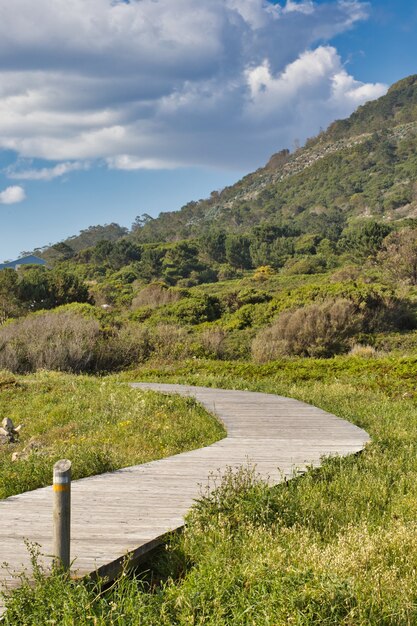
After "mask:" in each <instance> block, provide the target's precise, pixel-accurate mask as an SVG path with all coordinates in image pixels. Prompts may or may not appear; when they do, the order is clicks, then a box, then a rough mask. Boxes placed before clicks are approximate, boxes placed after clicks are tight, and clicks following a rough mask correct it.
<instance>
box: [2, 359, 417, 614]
mask: <svg viewBox="0 0 417 626" xmlns="http://www.w3.org/2000/svg"><path fill="white" fill-rule="evenodd" d="M416 370H417V359H415V358H412V357H408V358H402V359H401V358H395V357H384V358H369V359H365V358H359V357H336V358H334V359H327V360H324V359H323V360H313V359H297V360H295V359H286V360H282V361H280V362H276V363H270V364H267V365H263V366H260V365H254V364H249V363H248V364H243V363H219V362H216V363H214V362H212V363H210V362H208V361H192V362H186V363H183V364H182V365H179V364H177V365H171V366H167V367H165V368H160V369H159V370H156V369H151V368H147V369H146V368H143V369H140V370H137V371H136V372H135V373H134V374H133V373H129V374H124V375H123V376H120V375H119V376H118V379H123V378H126V379H128V378H130V379H132V378H131V377H132V376H133V378H136V379H139V378H140V379H142V380H144V379H147V378H148V379H153V380H169V381H175V382H185V381H186V382H189V383H197V382H198V384H202V385H204V384H206V385H212V386H214V385H218V386H222V387H235V388H245V389H254V390H262V391H269V392H274V393H279V394H284V395H289V396H293V397H296V398H299V399H301V400H304V401H307V402H311V403H313V404H315V405H317V406H320V407H323V408H324V409H327V410H329V411H332V412H334V413H336V414H337V415H339V416H341V417H344V418H346V419H349V420H351V421H352V422H354V423H356V424H358V425H359V426H361V427H363V428H365V429H366V430H367V431H368V432H369V433H370V435H371V437H372V443H371V444H370V445H369V446H368V447H367V449H366V450H365V451H364V452H363V453H362V454H361V455H359V456H356V457H350V458H347V459H344V460H338V459H334V460H328V461H326V462H325V464H324V466H323V467H322V468H321V469H320V470H314V471H311V472H309V473H308V474H307V475H305V476H303V477H301V478H296V479H295V480H293V481H290V482H288V483H285V484H283V485H281V486H278V487H276V488H274V489H272V490H270V489H268V488H267V487H266V486H265V485H264V484H262V483H260V482H259V481H258V480H257V479H256V468H255V470H254V472H250V471H248V472H246V473H245V472H241V473H239V474H237V475H233V474H232V473H231V474H230V476H229V477H228V479H227V480H226V481H225V482H224V483H223V484H221V485H219V487H218V490H217V492H215V493H214V494H213V495H211V496H209V495H207V494H203V495H202V498H201V500H200V502H199V503H197V504H196V506H195V508H194V510H193V511H192V512H191V513H190V515H189V519H188V526H187V529H186V532H185V534H184V536H183V537H181V538H179V539H174V540H173V542H172V545H171V546H169V547H168V549H167V550H165V551H162V552H161V554H160V555H159V557H158V558H157V559H155V560H154V561H153V562H152V567H151V568H150V569H149V570H148V571H147V573H146V574H144V575H141V576H137V577H130V576H126V575H125V576H122V577H121V579H120V580H119V581H118V582H117V583H116V584H115V585H114V586H112V588H111V589H110V590H108V591H104V589H103V588H102V587H100V584H99V585H98V586H97V585H96V584H91V585H89V584H75V583H71V582H68V581H66V580H65V577H63V576H61V575H58V574H57V575H56V576H54V577H52V578H51V579H48V580H46V579H45V578H44V577H43V575H42V573H41V572H38V584H37V585H36V586H35V587H34V588H33V589H30V588H29V587H28V586H27V585H26V586H25V585H24V586H23V588H22V589H21V590H20V591H19V592H17V593H16V594H15V595H14V596H13V598H12V599H11V600H10V602H9V613H8V617H7V618H6V622H5V623H6V624H13V625H14V624H16V625H17V624H28V625H35V624H36V626H39V625H41V624H47V623H48V624H50V623H55V624H62V625H70V624H77V625H78V624H80V625H82V626H83V625H84V624H85V625H87V624H97V625H100V626H101V625H103V626H104V625H107V624H118V625H122V624H123V625H124V624H132V625H134V626H136V625H137V626H139V625H153V624H163V625H166V626H168V625H169V626H170V625H171V624H178V625H186V624H187V625H188V624H193V625H202V624H204V625H206V624H209V625H212V626H220V625H223V624H224V625H226V624H233V625H245V626H246V625H247V626H249V625H251V626H252V625H256V626H281V625H282V626H283V625H284V624H297V625H300V626H301V625H302V626H304V625H311V624H314V625H315V624H317V625H319V624H320V625H322V624H325V625H335V626H336V625H340V624H343V625H349V626H357V625H361V626H362V625H371V624H372V625H380V624H382V625H392V626H394V625H403V624H404V625H407V624H410V625H411V624H415V623H416V621H417V600H416V591H415V590H416V582H417V581H416V578H417V574H416V572H417V549H416V543H415V535H416V531H417V504H416V503H417V437H416V434H417V414H416V398H415V395H414V393H415V390H414V380H415V374H416ZM112 380H114V379H112Z"/></svg>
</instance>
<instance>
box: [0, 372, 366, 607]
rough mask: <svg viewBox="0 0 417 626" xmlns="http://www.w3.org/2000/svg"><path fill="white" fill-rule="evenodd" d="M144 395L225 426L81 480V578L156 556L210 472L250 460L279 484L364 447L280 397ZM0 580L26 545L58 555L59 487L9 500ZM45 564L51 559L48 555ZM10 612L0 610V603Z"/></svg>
mask: <svg viewBox="0 0 417 626" xmlns="http://www.w3.org/2000/svg"><path fill="white" fill-rule="evenodd" d="M133 386H134V387H138V388H141V389H142V390H147V389H149V390H153V391H160V392H162V393H180V394H181V395H186V396H191V397H194V398H196V400H197V401H198V402H200V403H201V404H202V405H203V406H204V407H205V408H206V409H207V410H208V411H210V412H211V413H213V414H215V415H216V416H217V417H218V418H219V419H220V420H221V421H222V422H223V424H224V425H225V427H226V430H227V433H228V435H227V437H226V438H225V439H223V440H221V441H219V442H217V443H215V444H213V445H211V446H206V447H204V448H201V449H199V450H192V451H190V452H185V453H182V454H178V455H176V456H173V457H168V458H166V459H161V460H158V461H152V462H150V463H145V464H143V465H136V466H132V467H129V468H125V469H122V470H118V471H116V472H111V473H106V474H102V475H100V476H93V477H89V478H85V479H82V480H78V481H74V482H73V484H72V525H71V533H72V543H71V554H72V558H74V566H73V570H72V571H73V574H74V575H76V576H84V575H87V574H90V575H91V574H94V573H97V572H98V573H99V574H101V575H105V576H109V577H114V576H116V575H117V573H118V572H119V571H120V567H121V564H122V563H123V561H124V559H125V556H126V554H128V553H129V554H130V556H131V558H132V559H133V561H138V560H139V559H141V558H143V555H145V554H146V553H148V552H149V551H151V550H153V549H154V548H155V546H156V545H158V543H160V542H161V541H164V540H165V538H166V534H167V533H168V532H170V531H178V530H179V529H181V527H182V525H183V518H184V515H185V514H186V513H187V511H188V510H189V509H190V507H191V506H192V504H193V502H194V500H195V499H196V498H197V497H198V496H199V494H200V493H201V486H204V485H206V484H207V481H208V477H209V475H210V474H213V473H214V474H219V473H220V474H221V473H223V472H225V471H226V469H227V468H228V467H241V466H245V465H248V463H250V464H253V465H255V466H256V471H257V472H258V473H259V474H260V475H261V476H262V477H263V478H264V479H266V480H268V481H269V482H270V483H271V484H276V483H278V482H280V481H281V480H283V479H284V478H291V477H293V476H294V475H295V474H296V473H297V472H298V473H299V472H304V471H305V470H306V468H307V467H308V466H315V467H317V466H319V465H320V462H321V458H322V457H323V456H324V455H340V456H344V455H348V454H352V453H355V452H358V451H360V450H362V448H363V446H364V445H365V444H366V442H367V441H369V437H368V435H367V433H366V432H365V431H363V430H361V429H360V428H357V427H356V426H354V425H353V424H350V423H348V422H346V421H344V420H341V419H339V418H338V417H336V416H334V415H331V414H329V413H326V412H325V411H323V410H321V409H317V408H315V407H313V406H310V405H307V404H305V403H303V402H298V401H297V400H293V399H290V398H283V397H281V396H275V395H273V394H263V393H257V392H249V391H231V390H222V389H209V388H204V387H188V386H182V385H170V384H152V383H135V384H133ZM0 519H1V521H2V523H1V525H0V563H2V562H7V563H9V567H8V569H4V568H3V569H2V570H0V584H6V585H7V587H8V588H10V587H12V586H14V585H15V584H17V583H16V580H15V579H14V578H13V577H12V575H11V573H19V572H21V571H23V570H24V569H28V568H29V566H30V560H29V555H28V552H27V550H26V547H25V544H24V539H27V540H29V541H30V542H31V543H38V544H40V546H41V552H42V554H43V555H51V554H52V488H51V487H45V488H43V489H37V490H35V491H32V492H27V493H24V494H21V495H18V496H12V497H11V498H7V499H6V500H1V501H0ZM43 559H44V562H45V564H46V565H48V564H49V563H50V560H51V559H50V557H47V556H46V557H45V556H44V557H43ZM0 612H1V607H0Z"/></svg>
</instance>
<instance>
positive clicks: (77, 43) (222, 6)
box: [0, 0, 417, 261]
mask: <svg viewBox="0 0 417 626" xmlns="http://www.w3.org/2000/svg"><path fill="white" fill-rule="evenodd" d="M416 34H417V3H414V2H412V1H410V0H407V1H406V0H372V1H370V2H362V1H361V0H280V1H272V0H206V1H205V2H202V0H175V2H174V1H173V0H88V2H85V0H37V1H36V2H33V0H13V2H2V3H1V5H0V261H1V260H8V259H13V258H16V257H18V256H19V255H20V253H21V252H23V251H30V250H33V249H34V248H36V247H41V246H44V245H47V244H49V243H55V242H58V241H60V240H62V239H65V238H66V237H68V236H71V235H75V234H77V233H78V231H80V230H81V229H84V228H87V227H88V226H90V225H95V224H105V223H110V222H118V223H119V224H121V225H123V226H128V227H129V226H130V225H131V223H132V222H133V221H134V219H135V217H136V216H137V215H140V214H143V213H149V214H150V215H153V216H156V215H158V213H159V212H161V211H165V210H175V209H178V208H180V207H181V206H182V205H184V204H185V203H187V202H189V201H191V200H198V199H199V198H204V197H207V196H208V195H209V194H210V192H211V191H212V190H217V189H221V188H223V187H224V186H226V185H230V184H232V183H233V182H235V181H237V180H238V179H239V178H240V177H241V176H243V175H244V174H246V173H248V172H250V171H253V170H255V169H257V168H258V167H261V166H262V165H263V164H265V162H266V161H267V160H268V158H269V157H270V155H271V154H273V153H274V152H277V151H279V150H281V149H282V148H285V147H288V148H290V149H293V148H294V146H296V145H298V144H299V143H301V144H302V143H303V142H304V141H305V139H306V138H308V137H311V136H313V135H315V134H317V132H319V130H320V129H321V128H325V127H326V126H328V124H329V123H330V122H332V121H333V120H334V119H340V118H343V117H347V116H348V115H350V113H352V112H353V111H354V110H355V109H356V108H357V107H358V106H359V105H361V104H363V103H364V102H366V101H368V100H371V99H375V98H378V97H380V96H382V95H383V94H384V93H386V90H387V88H388V86H389V85H390V84H392V83H393V82H395V81H397V80H400V79H401V78H403V77H405V76H408V75H410V74H414V73H417V61H416V59H417V36H416Z"/></svg>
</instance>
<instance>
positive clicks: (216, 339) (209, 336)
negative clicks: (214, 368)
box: [200, 328, 227, 359]
mask: <svg viewBox="0 0 417 626" xmlns="http://www.w3.org/2000/svg"><path fill="white" fill-rule="evenodd" d="M226 337H227V332H226V331H225V330H223V329H222V328H207V329H206V330H204V331H203V332H202V333H201V335H200V342H201V345H202V346H203V348H204V350H205V352H206V353H207V354H208V356H210V357H214V358H217V359H221V358H223V357H224V355H225V340H226Z"/></svg>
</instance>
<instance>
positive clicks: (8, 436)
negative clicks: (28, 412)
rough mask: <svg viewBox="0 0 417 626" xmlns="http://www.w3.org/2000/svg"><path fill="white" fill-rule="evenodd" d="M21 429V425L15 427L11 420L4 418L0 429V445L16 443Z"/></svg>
mask: <svg viewBox="0 0 417 626" xmlns="http://www.w3.org/2000/svg"><path fill="white" fill-rule="evenodd" d="M21 429H22V424H20V426H17V427H15V426H14V424H13V422H12V420H11V419H10V418H9V417H5V418H4V419H3V421H2V423H1V427H0V443H1V444H3V445H4V444H7V443H16V441H18V439H19V433H20V431H21Z"/></svg>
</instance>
